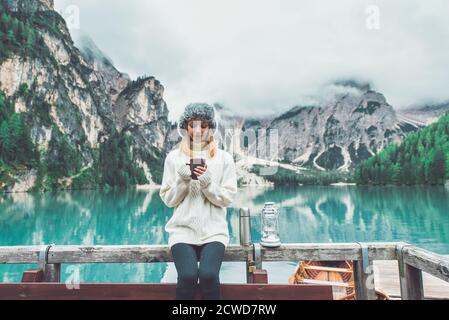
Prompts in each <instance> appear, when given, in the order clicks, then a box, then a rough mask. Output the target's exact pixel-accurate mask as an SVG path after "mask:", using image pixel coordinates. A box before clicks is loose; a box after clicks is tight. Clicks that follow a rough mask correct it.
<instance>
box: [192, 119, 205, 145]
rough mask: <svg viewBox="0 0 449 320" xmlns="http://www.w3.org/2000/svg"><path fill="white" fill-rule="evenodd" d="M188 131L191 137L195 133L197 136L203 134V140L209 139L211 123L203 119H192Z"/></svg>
mask: <svg viewBox="0 0 449 320" xmlns="http://www.w3.org/2000/svg"><path fill="white" fill-rule="evenodd" d="M187 131H188V133H189V136H190V138H192V139H193V137H194V135H195V136H196V137H199V136H200V135H201V141H207V139H208V138H209V136H208V134H209V123H208V122H207V121H204V120H201V119H192V120H190V121H189V122H188V123H187Z"/></svg>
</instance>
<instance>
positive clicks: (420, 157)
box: [355, 114, 449, 185]
mask: <svg viewBox="0 0 449 320" xmlns="http://www.w3.org/2000/svg"><path fill="white" fill-rule="evenodd" d="M355 178H356V179H357V182H358V183H360V184H381V185H383V184H398V185H401V184H402V185H403V184H405V185H414V184H428V185H442V184H445V183H446V179H447V178H449V114H446V115H445V116H443V117H441V118H440V119H439V120H438V121H437V122H435V123H433V124H431V125H430V126H428V127H426V128H424V129H423V130H421V131H419V132H417V133H414V134H411V135H409V136H408V137H407V138H406V139H405V140H404V141H403V143H401V144H400V145H399V146H397V145H391V146H389V147H388V148H386V149H385V150H383V151H382V152H380V153H379V154H377V155H376V156H375V157H372V158H370V159H368V160H367V161H364V162H362V163H361V164H360V165H359V166H358V167H357V170H356V174H355Z"/></svg>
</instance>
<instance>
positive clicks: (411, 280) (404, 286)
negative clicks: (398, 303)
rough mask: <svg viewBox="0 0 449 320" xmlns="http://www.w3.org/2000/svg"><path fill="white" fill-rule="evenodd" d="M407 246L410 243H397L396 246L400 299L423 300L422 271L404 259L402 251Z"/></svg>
mask: <svg viewBox="0 0 449 320" xmlns="http://www.w3.org/2000/svg"><path fill="white" fill-rule="evenodd" d="M407 246H410V245H408V244H399V245H398V248H397V251H398V266H399V281H400V285H401V298H402V300H424V287H423V282H422V271H421V270H420V269H418V268H415V267H413V266H411V265H409V264H407V262H406V261H405V257H404V254H406V253H404V249H405V248H406V247H407Z"/></svg>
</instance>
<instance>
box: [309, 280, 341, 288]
mask: <svg viewBox="0 0 449 320" xmlns="http://www.w3.org/2000/svg"><path fill="white" fill-rule="evenodd" d="M301 283H306V284H320V285H329V286H333V287H344V288H347V287H349V283H346V282H337V281H326V280H314V279H303V280H302V281H301Z"/></svg>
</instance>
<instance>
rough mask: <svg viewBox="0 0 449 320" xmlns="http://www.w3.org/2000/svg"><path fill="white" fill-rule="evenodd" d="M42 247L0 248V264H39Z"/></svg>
mask: <svg viewBox="0 0 449 320" xmlns="http://www.w3.org/2000/svg"><path fill="white" fill-rule="evenodd" d="M41 248H42V246H11V247H0V264H32V263H38V262H39V251H40V250H41Z"/></svg>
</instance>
